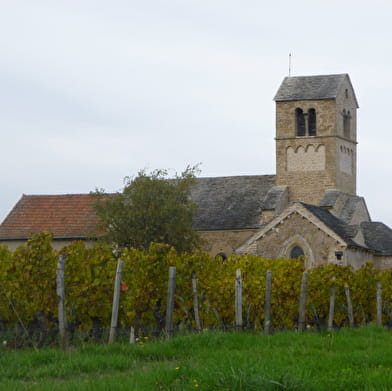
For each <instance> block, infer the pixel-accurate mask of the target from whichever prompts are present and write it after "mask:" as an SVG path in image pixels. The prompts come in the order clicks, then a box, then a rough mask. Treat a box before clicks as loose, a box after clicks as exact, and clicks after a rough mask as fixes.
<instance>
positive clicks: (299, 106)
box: [274, 74, 359, 205]
mask: <svg viewBox="0 0 392 391" xmlns="http://www.w3.org/2000/svg"><path fill="white" fill-rule="evenodd" d="M274 100H275V102H276V138H275V140H276V172H277V174H276V185H277V186H284V185H286V186H288V190H289V201H290V202H292V201H300V202H306V203H309V204H313V205H318V204H319V202H320V200H321V199H322V197H323V195H324V192H325V190H330V189H336V190H339V191H342V192H344V193H349V194H353V195H355V194H356V170H357V109H358V107H359V106H358V102H357V99H356V97H355V93H354V89H353V87H352V85H351V81H350V78H349V76H348V74H339V75H322V76H299V77H286V78H285V79H284V80H283V82H282V84H281V86H280V88H279V90H278V92H277V93H276V95H275V98H274Z"/></svg>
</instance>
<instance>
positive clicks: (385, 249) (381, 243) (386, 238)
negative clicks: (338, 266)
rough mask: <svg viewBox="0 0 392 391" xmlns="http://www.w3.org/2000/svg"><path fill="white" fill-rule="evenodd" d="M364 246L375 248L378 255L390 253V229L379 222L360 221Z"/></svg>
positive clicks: (391, 232)
mask: <svg viewBox="0 0 392 391" xmlns="http://www.w3.org/2000/svg"><path fill="white" fill-rule="evenodd" d="M361 230H362V233H363V236H364V238H365V243H366V246H368V247H369V248H370V249H373V250H376V251H377V253H378V254H379V255H392V230H391V229H390V228H389V227H388V226H387V225H385V224H383V223H380V222H368V221H364V222H362V223H361Z"/></svg>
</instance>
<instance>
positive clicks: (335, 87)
mask: <svg viewBox="0 0 392 391" xmlns="http://www.w3.org/2000/svg"><path fill="white" fill-rule="evenodd" d="M346 78H347V79H348V82H349V84H350V86H351V89H352V93H353V96H354V100H355V103H356V105H357V107H359V106H358V101H357V98H356V97H355V93H354V89H353V88H352V85H351V81H350V77H349V76H348V74H347V73H342V74H338V75H319V76H295V77H285V78H284V79H283V82H282V84H281V85H280V87H279V90H278V92H277V93H276V95H275V98H274V100H275V101H276V102H280V101H289V100H319V99H335V98H336V97H337V95H338V93H339V90H340V88H341V86H342V84H343V82H344V81H345V79H346Z"/></svg>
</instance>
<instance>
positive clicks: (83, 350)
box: [0, 327, 392, 391]
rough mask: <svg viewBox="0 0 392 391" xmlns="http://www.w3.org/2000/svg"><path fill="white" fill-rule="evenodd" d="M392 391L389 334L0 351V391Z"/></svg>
mask: <svg viewBox="0 0 392 391" xmlns="http://www.w3.org/2000/svg"><path fill="white" fill-rule="evenodd" d="M196 389H197V390H209V391H214V390H220V391H223V390H226V391H228V390H230V391H231V390H233V391H237V390H238V391H239V390H257V391H260V390H301V391H302V390H392V333H391V332H389V331H388V330H385V329H381V328H376V327H367V328H363V329H351V330H342V331H335V332H333V333H326V332H325V333H321V334H319V333H312V332H306V333H304V334H299V333H296V332H282V333H278V334H275V335H272V336H264V335H258V334H255V333H222V332H205V333H203V334H200V335H184V336H177V337H175V338H173V339H172V340H169V341H164V340H162V341H152V340H150V339H143V342H140V344H137V345H132V346H131V345H129V344H126V343H122V344H120V343H118V344H115V345H112V346H106V345H82V346H79V347H75V348H73V350H72V351H71V352H69V353H62V352H61V351H60V350H58V349H52V348H46V349H43V350H41V351H39V352H35V351H34V350H19V351H13V350H11V349H9V348H7V347H2V348H1V349H0V390H18V391H19V390H72V391H74V390H94V391H100V390H102V391H103V390H105V391H108V390H127V391H132V390H138V391H149V390H173V391H174V390H181V391H182V390H196Z"/></svg>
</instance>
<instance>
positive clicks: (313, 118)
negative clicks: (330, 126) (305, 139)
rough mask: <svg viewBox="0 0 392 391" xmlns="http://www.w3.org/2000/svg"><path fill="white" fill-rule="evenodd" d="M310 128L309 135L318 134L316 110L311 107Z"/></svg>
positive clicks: (309, 115) (309, 114)
mask: <svg viewBox="0 0 392 391" xmlns="http://www.w3.org/2000/svg"><path fill="white" fill-rule="evenodd" d="M308 128H309V136H316V133H317V132H316V110H315V109H309V111H308Z"/></svg>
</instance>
